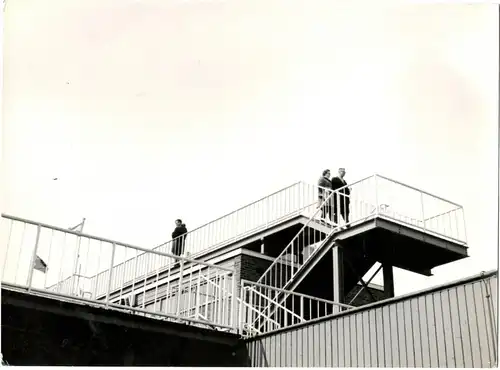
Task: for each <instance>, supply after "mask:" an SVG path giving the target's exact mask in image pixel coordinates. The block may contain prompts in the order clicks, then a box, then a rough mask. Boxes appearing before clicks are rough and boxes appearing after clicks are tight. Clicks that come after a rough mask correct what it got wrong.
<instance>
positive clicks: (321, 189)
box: [318, 170, 333, 221]
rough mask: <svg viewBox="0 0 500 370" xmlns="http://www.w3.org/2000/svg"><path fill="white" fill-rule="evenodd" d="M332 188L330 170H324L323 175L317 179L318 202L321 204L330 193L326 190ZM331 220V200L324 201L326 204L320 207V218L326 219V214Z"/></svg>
mask: <svg viewBox="0 0 500 370" xmlns="http://www.w3.org/2000/svg"><path fill="white" fill-rule="evenodd" d="M325 189H328V190H331V189H332V182H331V181H330V170H324V171H323V175H322V176H321V177H320V178H319V180H318V198H319V199H318V203H319V205H320V206H321V205H322V204H323V202H324V201H325V200H326V198H328V196H329V195H330V194H331V193H330V192H329V191H328V190H325ZM327 215H328V218H330V220H331V221H333V218H332V204H331V202H326V204H324V205H323V207H321V218H322V219H324V220H326V216H327Z"/></svg>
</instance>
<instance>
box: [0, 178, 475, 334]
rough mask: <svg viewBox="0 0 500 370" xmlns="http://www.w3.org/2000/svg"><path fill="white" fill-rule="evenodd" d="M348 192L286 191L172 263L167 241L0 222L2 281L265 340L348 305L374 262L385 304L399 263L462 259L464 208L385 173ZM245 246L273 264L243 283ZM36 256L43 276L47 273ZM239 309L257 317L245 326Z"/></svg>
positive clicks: (193, 238)
mask: <svg viewBox="0 0 500 370" xmlns="http://www.w3.org/2000/svg"><path fill="white" fill-rule="evenodd" d="M349 188H350V190H351V191H350V195H349V196H346V195H344V194H343V190H344V189H339V190H337V191H335V192H332V191H329V190H326V189H323V191H324V192H325V194H326V198H325V199H324V201H323V203H319V202H318V187H317V186H315V185H308V184H305V183H296V184H294V185H292V186H289V187H287V188H285V189H282V190H280V191H278V192H276V193H274V194H272V195H270V196H268V197H265V198H263V199H261V200H259V201H257V202H254V203H252V204H250V205H248V206H246V207H243V208H241V209H239V210H237V211H235V212H232V213H231V214H229V215H226V216H224V217H222V218H220V219H218V220H215V221H214V222H211V223H209V224H207V225H204V226H202V227H200V228H198V229H195V230H193V231H191V232H190V233H188V234H187V239H186V252H187V255H188V256H189V257H180V258H179V260H180V262H181V263H177V264H176V263H175V256H173V255H172V254H170V250H171V245H172V241H169V242H167V243H164V244H162V245H161V246H159V247H157V248H154V249H149V250H148V249H144V248H140V247H136V246H131V245H129V244H126V243H122V242H117V241H113V240H108V239H106V238H100V237H96V236H92V235H87V234H82V233H79V232H75V231H69V230H66V229H62V228H57V227H54V226H50V225H44V224H42V223H39V222H34V221H29V220H24V219H21V218H17V217H13V216H7V215H2V223H1V224H0V226H1V227H2V228H3V229H2V230H0V231H1V234H0V235H5V236H6V237H5V240H2V241H3V242H4V244H5V245H6V246H7V248H6V252H5V253H6V256H5V258H4V260H3V272H2V282H3V283H6V284H11V285H12V286H18V287H23V288H27V289H28V291H29V292H31V291H33V292H41V291H44V292H51V293H52V294H54V295H56V296H60V297H77V298H78V299H83V300H86V301H88V302H94V303H98V304H100V305H104V306H106V307H121V308H124V307H125V308H127V309H129V310H130V312H134V313H136V314H137V313H154V314H155V315H157V316H158V317H160V316H161V317H170V318H172V317H173V318H181V319H182V320H184V321H185V322H189V323H198V324H200V325H202V324H205V325H208V326H210V327H214V328H217V329H218V330H228V331H236V330H240V328H241V326H242V325H243V324H245V325H246V327H247V328H249V330H256V331H257V332H262V330H261V329H262V325H264V324H266V325H269V324H270V323H272V325H274V326H276V325H278V326H280V327H282V325H285V324H284V322H283V320H291V318H296V319H298V320H299V321H301V320H305V319H310V318H311V317H313V316H314V315H312V313H311V312H312V311H311V310H309V311H308V310H306V309H305V308H302V309H301V311H300V312H299V313H297V312H298V311H295V309H298V307H299V308H300V302H301V300H303V299H306V298H304V297H311V296H313V297H316V298H317V299H321V300H322V301H321V302H322V303H324V304H325V305H326V306H327V307H329V308H328V310H333V311H335V310H343V309H349V308H351V306H350V304H349V303H350V302H348V301H347V299H346V297H347V296H349V293H350V292H351V291H352V290H353V289H354V288H356V287H358V286H359V284H360V283H361V285H362V286H363V287H365V286H367V283H365V282H364V281H363V276H364V275H365V274H366V272H367V271H369V270H370V269H371V268H372V267H373V265H374V264H375V263H377V262H379V263H381V264H382V265H383V273H384V297H391V296H393V295H394V292H393V277H392V269H393V267H399V268H403V269H406V270H408V271H412V272H415V273H418V274H423V275H430V274H431V273H432V271H431V270H432V269H433V268H435V267H438V266H441V265H443V264H446V263H450V262H453V261H456V260H459V259H461V258H465V257H467V239H466V234H465V224H464V216H463V208H462V207H461V206H460V205H458V204H455V203H453V202H450V201H447V200H445V199H442V198H440V197H437V196H434V195H431V194H429V193H426V192H425V191H422V190H419V189H416V188H413V187H411V186H408V185H405V184H402V183H400V182H397V181H394V180H391V179H388V178H386V177H383V176H380V175H374V176H370V177H368V178H365V179H362V180H360V181H357V182H355V183H352V184H350V185H349ZM341 202H344V204H345V205H346V208H347V209H349V211H350V212H349V219H348V220H347V221H348V222H346V220H344V219H343V217H342V216H341V215H340V216H339V220H338V223H337V224H334V223H333V222H332V220H329V219H327V220H324V219H322V218H321V209H322V208H323V207H324V206H325V205H330V206H334V205H335V204H337V205H338V204H341ZM337 211H339V209H337ZM338 213H340V212H338ZM240 250H246V251H249V252H252V253H254V254H259V255H261V256H262V257H265V258H267V260H266V261H267V264H266V265H265V268H264V270H263V271H262V272H261V276H260V277H255V278H252V279H250V280H248V279H249V278H248V277H242V276H243V272H242V271H243V267H242V266H239V267H238V266H237V262H238V261H237V259H233V260H232V261H231V262H230V265H227V264H226V263H228V258H227V256H228V255H230V254H232V253H234V252H235V251H240ZM38 258H40V259H41V260H43V261H44V263H46V265H48V270H45V271H41V270H43V269H44V268H43V266H42V265H41V264H39V263H38V262H37V261H38ZM269 259H272V262H270V261H269ZM40 266H42V267H40ZM242 280H247V282H246V283H245V289H242V283H241V281H242ZM318 282H321V284H319V283H318ZM252 283H256V285H254V286H252ZM307 299H309V298H307ZM256 301H258V302H259V303H258V304H257V305H255V302H256ZM311 302H312V301H311ZM318 302H319V301H318ZM318 302H316V303H318ZM318 304H319V303H318ZM238 305H243V306H245V310H246V312H249V313H250V316H252V315H253V316H252V317H250V318H248V317H246V316H245V317H243V318H238V317H237V315H238V314H239V311H238V309H237V307H238ZM297 305H298V306H297ZM328 310H326V309H324V310H323V311H322V312H323V313H326V312H330V311H328ZM240 311H241V310H240ZM333 311H332V312H333ZM278 312H279V314H278ZM307 312H309V313H307ZM303 315H306V316H303ZM297 316H298V318H297ZM240 319H241V320H243V321H241V320H240ZM249 320H250V321H249Z"/></svg>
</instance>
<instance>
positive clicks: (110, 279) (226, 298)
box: [0, 215, 237, 330]
mask: <svg viewBox="0 0 500 370" xmlns="http://www.w3.org/2000/svg"><path fill="white" fill-rule="evenodd" d="M0 247H1V248H0V253H1V256H2V259H1V260H0V263H1V266H2V270H1V277H2V280H1V281H2V284H3V285H6V286H12V287H17V288H23V289H25V290H26V291H27V292H31V293H35V294H44V295H49V296H56V297H59V298H61V299H76V300H83V301H86V302H89V303H92V304H94V305H98V306H103V307H113V308H118V309H126V310H128V311H131V312H134V313H135V314H140V315H146V316H151V317H155V318H159V319H169V320H177V321H179V320H180V321H187V322H191V323H197V324H200V325H201V324H203V325H210V326H213V327H217V328H221V329H226V330H236V327H237V324H236V321H235V320H236V318H235V315H234V314H232V312H233V309H232V308H231V306H230V305H231V295H232V296H234V295H235V294H236V279H235V278H234V270H232V269H228V268H224V267H221V266H215V265H212V264H209V263H205V262H201V261H197V260H193V259H190V258H182V257H180V258H178V260H179V261H178V264H177V265H174V264H173V262H174V257H175V256H173V255H171V254H168V253H162V252H159V251H151V250H146V249H144V248H140V247H136V246H132V245H129V244H126V243H121V242H117V241H113V240H108V239H104V238H99V237H96V236H92V235H87V234H81V233H78V232H75V231H70V230H67V229H63V228H59V227H55V226H51V225H46V224H42V223H39V222H35V221H30V220H25V219H21V218H17V217H13V216H8V215H2V218H1V219H0ZM124 259H131V260H132V261H133V263H132V264H131V265H130V266H131V268H132V270H131V271H127V270H126V269H125V268H124V265H123V264H121V263H120V262H121V261H123V260H124ZM100 272H103V273H100ZM96 277H97V278H96Z"/></svg>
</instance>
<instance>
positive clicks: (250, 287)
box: [238, 280, 353, 337]
mask: <svg viewBox="0 0 500 370" xmlns="http://www.w3.org/2000/svg"><path fill="white" fill-rule="evenodd" d="M240 294H241V301H242V302H243V303H244V305H242V308H241V309H240V311H239V315H240V316H239V320H238V322H239V324H240V330H241V333H242V334H243V336H245V337H251V336H253V335H257V334H264V333H268V332H271V331H274V330H277V329H283V328H286V327H289V326H291V325H295V324H300V323H303V322H307V321H309V320H313V319H318V318H321V317H325V316H328V315H331V314H333V313H335V312H337V311H336V310H335V308H339V307H340V309H346V310H347V309H351V308H353V306H349V305H346V304H341V303H336V302H332V301H328V300H325V299H321V298H317V297H313V296H310V295H306V294H301V293H297V292H292V291H288V290H283V289H280V288H276V287H272V286H268V285H264V284H259V283H256V282H252V281H248V280H242V281H241V292H240ZM278 295H280V296H285V297H286V299H282V300H281V301H280V302H276V301H275V300H273V298H274V297H276V296H278ZM269 305H271V307H272V309H271V310H265V308H267V307H268V306H269ZM249 307H253V308H254V309H249ZM264 311H267V312H264Z"/></svg>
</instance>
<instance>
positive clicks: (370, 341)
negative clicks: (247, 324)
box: [247, 272, 498, 367]
mask: <svg viewBox="0 0 500 370" xmlns="http://www.w3.org/2000/svg"><path fill="white" fill-rule="evenodd" d="M497 291H498V288H497V273H496V272H494V273H489V274H486V275H484V276H482V277H477V276H476V277H474V278H471V279H469V280H467V281H463V282H461V283H459V284H453V285H452V284H449V285H447V286H446V287H442V288H440V289H438V290H435V289H434V290H429V291H428V292H424V293H418V294H415V295H413V296H409V297H406V298H402V299H398V298H395V299H393V300H391V301H389V302H382V303H376V304H373V305H370V307H366V308H360V309H356V311H354V312H351V313H349V314H344V315H343V316H337V317H332V318H330V319H328V320H322V321H321V322H316V323H309V324H308V325H306V326H301V327H299V328H295V329H290V330H286V331H281V332H279V333H274V334H269V335H267V336H262V337H260V338H253V339H251V340H249V341H248V343H247V350H248V356H249V362H250V365H251V366H265V367H277V366H302V367H313V366H327V367H493V366H495V364H496V362H497V359H496V358H497V355H498V354H497V350H496V349H497V336H498V333H497Z"/></svg>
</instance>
